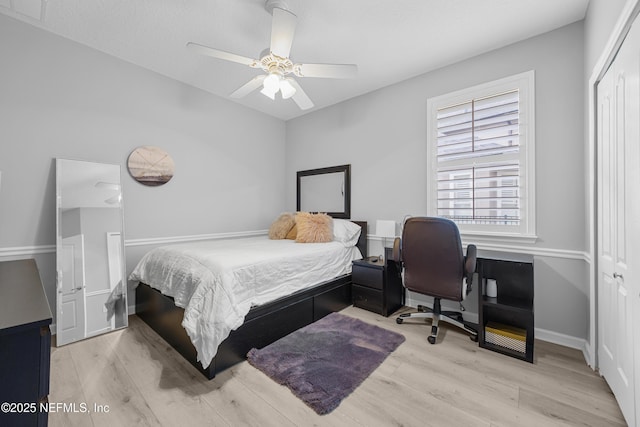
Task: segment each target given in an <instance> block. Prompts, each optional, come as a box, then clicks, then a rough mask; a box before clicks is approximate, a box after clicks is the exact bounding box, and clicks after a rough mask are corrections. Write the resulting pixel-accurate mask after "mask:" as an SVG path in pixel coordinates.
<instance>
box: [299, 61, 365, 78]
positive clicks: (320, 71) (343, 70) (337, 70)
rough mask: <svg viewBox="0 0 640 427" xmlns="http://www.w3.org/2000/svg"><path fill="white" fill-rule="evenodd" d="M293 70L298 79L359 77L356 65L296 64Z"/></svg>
mask: <svg viewBox="0 0 640 427" xmlns="http://www.w3.org/2000/svg"><path fill="white" fill-rule="evenodd" d="M293 70H294V73H295V75H296V76H298V77H323V78H327V79H353V78H355V77H356V76H357V75H358V66H357V65H354V64H296V65H295V66H294V68H293Z"/></svg>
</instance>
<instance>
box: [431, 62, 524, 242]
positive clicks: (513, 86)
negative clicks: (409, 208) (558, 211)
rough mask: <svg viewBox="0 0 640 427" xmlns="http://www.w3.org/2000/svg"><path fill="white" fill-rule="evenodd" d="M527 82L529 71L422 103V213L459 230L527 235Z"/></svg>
mask: <svg viewBox="0 0 640 427" xmlns="http://www.w3.org/2000/svg"><path fill="white" fill-rule="evenodd" d="M527 83H530V85H529V84H527ZM532 84H533V72H531V73H530V75H529V73H525V74H524V75H519V76H514V77H513V78H507V79H505V81H499V82H493V83H489V84H486V85H481V86H479V87H476V88H472V89H469V90H466V91H460V92H456V93H455V94H451V95H445V96H441V97H438V98H434V99H430V100H429V114H430V118H429V120H430V121H429V123H430V132H429V139H430V140H429V144H430V147H431V149H430V153H431V159H432V161H431V165H432V171H431V173H432V174H431V178H430V179H431V182H432V185H431V186H430V188H431V190H430V191H431V193H430V197H429V205H430V211H431V212H432V213H434V214H436V215H437V216H441V217H445V218H450V219H452V220H453V221H455V222H456V223H457V224H458V225H459V226H460V228H461V231H463V232H464V230H465V228H466V229H467V230H475V231H478V230H485V231H486V230H490V231H497V232H501V233H504V232H508V233H513V234H526V235H533V234H534V231H535V230H534V228H533V226H534V221H533V206H534V201H533V199H532V197H533V194H534V193H533V192H532V188H530V187H532V186H533V182H532V179H531V175H532V173H533V172H532V171H533V163H532V162H533V152H532V149H533V139H532V135H531V134H532V132H533V129H532V127H531V125H532V123H533V107H532V103H531V101H532V96H533V93H532V92H533V91H532Z"/></svg>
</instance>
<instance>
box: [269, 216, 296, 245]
mask: <svg viewBox="0 0 640 427" xmlns="http://www.w3.org/2000/svg"><path fill="white" fill-rule="evenodd" d="M295 223H296V219H295V217H294V216H293V214H291V213H288V212H285V213H283V214H280V216H279V217H278V218H277V219H276V220H275V221H273V224H271V227H269V238H270V239H272V240H280V239H284V238H285V237H286V236H287V233H288V232H289V230H291V228H293V226H294V225H295Z"/></svg>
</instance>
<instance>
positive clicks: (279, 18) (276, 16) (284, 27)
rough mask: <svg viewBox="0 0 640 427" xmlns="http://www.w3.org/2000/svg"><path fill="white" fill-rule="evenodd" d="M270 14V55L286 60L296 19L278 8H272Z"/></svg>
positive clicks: (291, 14)
mask: <svg viewBox="0 0 640 427" xmlns="http://www.w3.org/2000/svg"><path fill="white" fill-rule="evenodd" d="M272 13H273V20H272V21H271V53H273V54H275V55H278V56H279V57H281V58H288V57H289V53H290V52H291V44H292V43H293V34H294V33H295V31H296V22H297V20H298V18H297V17H296V15H294V14H293V13H291V12H289V11H287V10H284V9H280V8H279V7H274V8H273V12H272Z"/></svg>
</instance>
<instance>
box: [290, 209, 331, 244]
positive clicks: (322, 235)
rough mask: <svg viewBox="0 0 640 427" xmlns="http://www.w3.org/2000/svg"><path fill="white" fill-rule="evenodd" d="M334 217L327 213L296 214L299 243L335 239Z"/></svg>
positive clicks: (297, 239)
mask: <svg viewBox="0 0 640 427" xmlns="http://www.w3.org/2000/svg"><path fill="white" fill-rule="evenodd" d="M332 225H333V218H331V217H330V216H329V215H327V214H310V213H309V212H298V213H297V214H296V227H297V229H298V234H297V236H296V242H297V243H326V242H331V241H333V227H332Z"/></svg>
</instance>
